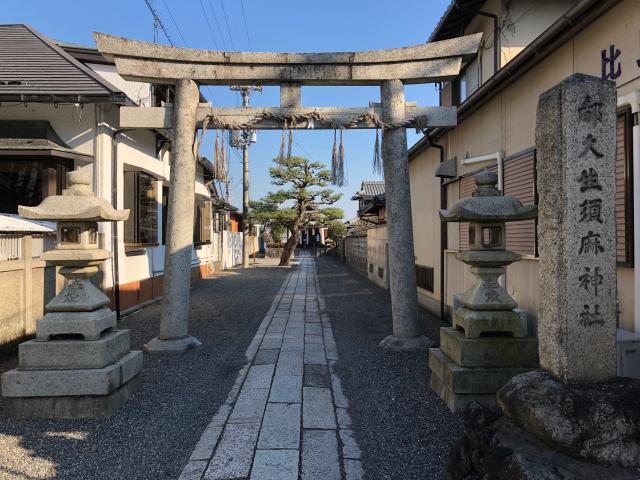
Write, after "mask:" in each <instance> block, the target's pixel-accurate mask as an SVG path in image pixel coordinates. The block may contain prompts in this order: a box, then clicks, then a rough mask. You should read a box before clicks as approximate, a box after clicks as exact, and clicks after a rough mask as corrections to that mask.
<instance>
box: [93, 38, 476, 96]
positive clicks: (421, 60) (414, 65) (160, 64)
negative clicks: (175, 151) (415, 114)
mask: <svg viewBox="0 0 640 480" xmlns="http://www.w3.org/2000/svg"><path fill="white" fill-rule="evenodd" d="M94 38H95V40H96V44H97V46H98V50H99V51H100V53H101V54H102V55H103V56H105V57H106V58H107V59H109V60H113V61H114V62H115V64H116V68H117V70H118V73H119V74H120V75H122V76H123V77H124V78H126V79H128V80H137V81H143V82H152V83H165V84H172V83H175V81H176V80H177V79H184V78H186V79H192V80H196V81H197V82H199V83H200V84H203V85H205V84H206V85H234V84H242V85H245V84H257V85H279V84H282V83H288V82H293V83H299V84H301V85H380V84H381V83H382V82H383V81H385V80H402V82H403V83H406V84H414V83H432V82H441V81H446V80H451V79H453V78H455V77H456V76H457V75H458V74H459V73H460V68H461V66H462V63H463V62H464V61H467V60H469V59H470V58H472V57H473V56H474V55H475V54H476V53H477V51H478V48H479V46H480V41H481V39H482V34H481V33H478V34H474V35H467V36H464V37H458V38H453V39H450V40H443V41H440V42H433V43H426V44H421V45H416V46H411V47H403V48H393V49H387V50H371V51H365V52H336V53H253V52H224V51H212V50H198V49H192V48H176V47H168V46H165V45H157V44H155V43H149V42H141V41H137V40H130V39H127V38H123V37H116V36H113V35H108V34H104V33H98V32H95V33H94Z"/></svg>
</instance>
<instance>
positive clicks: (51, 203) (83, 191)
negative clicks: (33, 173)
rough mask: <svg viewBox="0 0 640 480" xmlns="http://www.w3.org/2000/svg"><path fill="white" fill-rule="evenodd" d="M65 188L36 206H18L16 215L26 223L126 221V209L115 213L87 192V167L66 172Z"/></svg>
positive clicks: (109, 205)
mask: <svg viewBox="0 0 640 480" xmlns="http://www.w3.org/2000/svg"><path fill="white" fill-rule="evenodd" d="M67 185H68V188H66V189H65V190H63V192H62V195H52V196H50V197H47V198H45V199H44V200H43V201H42V202H41V203H40V205H38V206H35V207H25V206H23V205H20V206H19V207H18V212H19V213H20V216H22V217H24V218H28V219H30V220H48V221H56V222H58V221H85V222H117V221H122V220H126V219H127V218H129V210H115V209H114V208H113V207H112V206H111V204H110V203H109V202H107V201H106V200H105V199H103V198H99V197H96V196H95V194H94V193H93V191H92V190H91V186H90V185H91V165H87V166H85V167H82V168H79V169H77V170H74V171H72V172H69V173H67Z"/></svg>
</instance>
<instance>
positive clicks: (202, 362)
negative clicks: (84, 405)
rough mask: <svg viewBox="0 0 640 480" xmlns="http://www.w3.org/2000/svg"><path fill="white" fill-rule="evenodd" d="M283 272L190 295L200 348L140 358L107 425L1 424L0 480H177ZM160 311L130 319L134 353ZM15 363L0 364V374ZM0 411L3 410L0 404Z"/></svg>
mask: <svg viewBox="0 0 640 480" xmlns="http://www.w3.org/2000/svg"><path fill="white" fill-rule="evenodd" d="M289 271H290V270H289V269H287V268H278V267H268V268H267V267H257V268H251V269H248V270H233V271H231V272H229V273H222V274H219V275H218V276H216V277H214V278H211V279H205V280H202V281H200V282H199V283H197V284H196V285H195V286H194V287H193V288H192V290H191V313H190V332H191V334H192V335H194V336H195V337H196V338H198V339H199V340H200V341H202V343H203V347H201V348H199V349H197V350H194V351H191V352H189V353H186V354H184V355H167V354H163V355H160V354H157V355H153V356H150V355H146V354H145V359H144V360H145V366H144V370H143V371H142V373H141V375H142V379H143V385H142V387H141V389H140V390H139V391H138V392H137V393H136V394H135V395H134V396H133V397H132V398H131V399H130V400H129V402H128V403H127V404H126V405H125V406H124V407H122V408H121V409H120V410H119V411H118V412H117V413H116V414H115V415H114V416H113V417H111V418H109V419H106V420H73V421H71V420H57V421H50V420H24V419H20V420H16V419H7V418H2V419H0V479H5V478H6V479H9V478H11V479H16V478H24V479H41V478H56V479H83V480H88V479H111V480H114V479H154V480H158V479H175V478H178V476H179V475H180V472H181V471H182V468H183V466H184V465H185V463H186V462H187V460H188V458H189V456H190V454H191V452H192V451H193V448H194V446H195V444H196V443H197V441H198V439H199V438H200V435H201V434H202V431H203V430H204V428H205V427H206V425H207V423H208V422H209V421H210V420H211V417H212V416H213V415H214V414H215V413H216V411H217V410H218V408H219V406H220V405H221V404H222V403H223V402H224V400H225V398H226V395H227V393H228V392H229V390H230V389H231V387H232V386H233V383H234V381H235V378H236V375H237V373H238V370H239V369H240V368H241V367H242V365H244V363H245V356H244V352H245V350H246V348H247V346H248V345H249V343H250V342H251V339H252V338H253V336H254V335H255V332H256V330H257V328H258V325H259V324H260V322H261V321H262V318H263V317H264V315H265V314H266V312H267V311H268V310H269V307H270V305H271V302H272V300H273V298H274V296H275V295H276V293H277V292H278V290H279V288H280V286H281V284H282V281H283V280H284V279H285V277H286V275H287V273H288V272H289ZM159 317H160V305H159V304H156V305H153V306H151V307H148V308H146V309H144V310H142V311H140V312H138V313H136V314H134V315H132V316H130V317H128V318H126V319H125V320H124V321H123V322H122V325H121V328H129V329H131V343H132V348H135V349H140V348H142V345H143V344H144V343H145V342H146V341H148V340H150V339H151V338H152V337H154V336H156V335H157V333H158V330H159ZM16 363H17V354H16V353H15V352H14V353H13V354H7V355H4V356H2V357H0V372H3V371H6V370H9V369H11V368H14V366H15V365H16ZM0 408H1V402H0Z"/></svg>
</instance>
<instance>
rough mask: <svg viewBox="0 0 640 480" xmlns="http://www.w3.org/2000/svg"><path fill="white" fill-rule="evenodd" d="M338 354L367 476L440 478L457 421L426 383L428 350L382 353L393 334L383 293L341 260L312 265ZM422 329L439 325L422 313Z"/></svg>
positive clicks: (433, 334)
mask: <svg viewBox="0 0 640 480" xmlns="http://www.w3.org/2000/svg"><path fill="white" fill-rule="evenodd" d="M316 266H317V269H318V276H319V281H320V290H321V294H322V296H323V297H324V298H325V299H326V305H327V310H328V313H329V315H330V318H331V324H332V327H333V333H334V337H335V339H336V342H337V345H338V356H339V358H340V360H339V361H338V363H337V365H336V369H337V373H338V376H339V377H340V380H341V382H342V385H343V387H344V390H345V393H346V395H347V397H348V399H349V413H350V415H351V419H352V421H353V425H354V429H355V433H356V440H357V442H358V444H359V445H360V448H361V449H362V463H363V467H364V470H365V478H366V479H367V480H374V479H394V480H396V479H403V480H409V479H425V480H426V479H440V478H442V469H443V465H444V462H445V459H446V455H447V451H448V449H449V446H450V445H451V444H452V443H453V441H454V440H455V439H456V438H458V437H459V436H460V434H461V433H462V422H461V421H460V419H458V418H457V417H455V416H454V415H453V414H451V413H450V412H449V410H448V409H447V408H446V407H445V405H444V404H443V403H442V402H441V401H440V400H439V399H438V397H437V396H436V395H435V393H433V392H432V391H431V390H430V389H429V388H428V384H429V367H428V360H427V354H426V353H386V352H385V351H384V350H382V349H381V348H380V347H378V342H380V340H382V339H383V338H384V337H385V336H386V335H388V334H389V333H391V307H390V298H389V294H388V292H386V291H385V290H383V289H380V288H378V287H377V286H375V285H373V284H372V283H371V282H369V281H368V280H366V279H365V278H364V277H362V276H360V275H358V274H357V273H355V272H353V271H351V270H349V269H348V268H347V267H346V266H345V265H344V264H343V263H341V262H340V261H339V260H338V259H334V258H328V257H321V258H320V259H318V261H317V263H316ZM420 320H421V323H422V326H423V329H424V332H425V334H426V335H428V336H429V337H430V338H433V339H437V338H439V337H438V329H439V327H440V326H443V325H444V324H443V323H441V322H440V320H439V319H438V318H436V317H434V316H432V315H430V314H428V313H426V312H422V313H421V319H420Z"/></svg>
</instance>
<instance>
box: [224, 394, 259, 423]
mask: <svg viewBox="0 0 640 480" xmlns="http://www.w3.org/2000/svg"><path fill="white" fill-rule="evenodd" d="M268 396H269V389H268V388H244V387H243V388H242V390H240V395H239V396H238V400H237V401H236V404H235V405H234V407H233V411H232V412H231V415H230V416H229V423H254V422H257V423H259V422H260V421H261V420H262V414H263V413H264V408H265V406H266V404H267V398H268Z"/></svg>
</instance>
